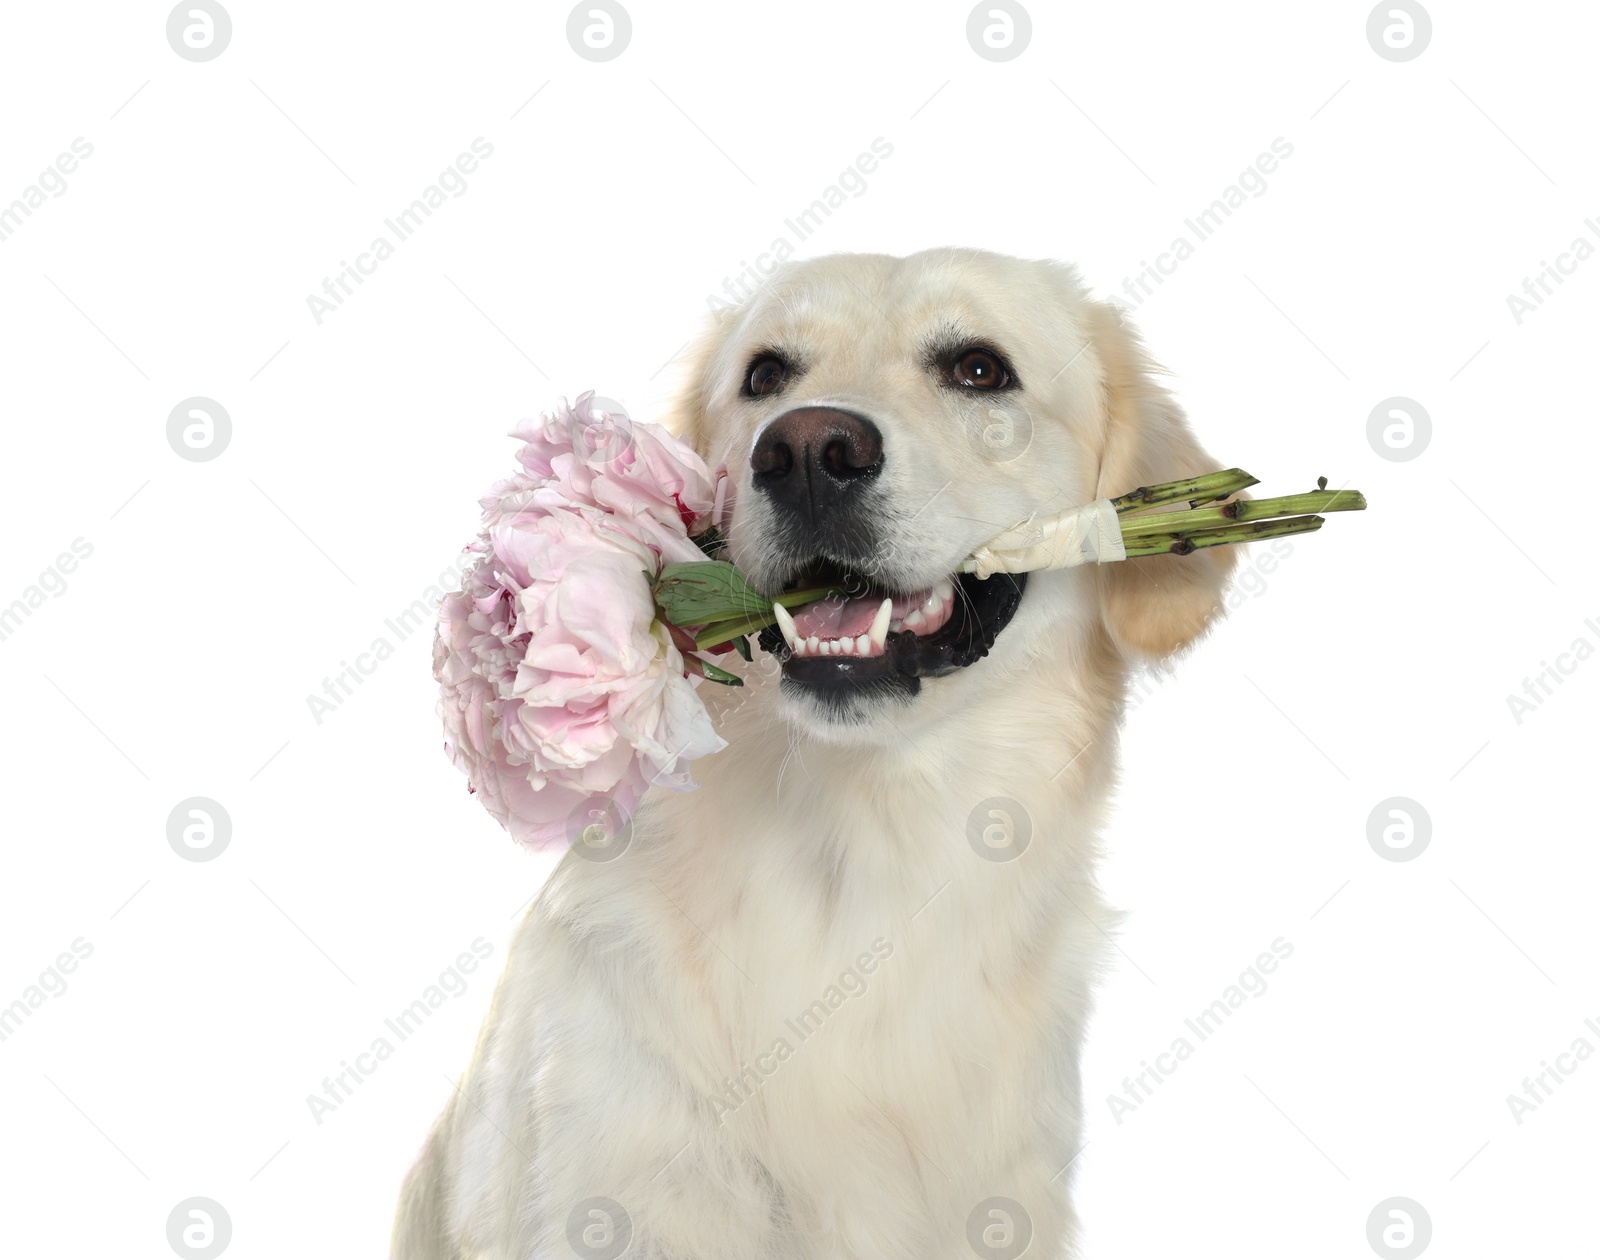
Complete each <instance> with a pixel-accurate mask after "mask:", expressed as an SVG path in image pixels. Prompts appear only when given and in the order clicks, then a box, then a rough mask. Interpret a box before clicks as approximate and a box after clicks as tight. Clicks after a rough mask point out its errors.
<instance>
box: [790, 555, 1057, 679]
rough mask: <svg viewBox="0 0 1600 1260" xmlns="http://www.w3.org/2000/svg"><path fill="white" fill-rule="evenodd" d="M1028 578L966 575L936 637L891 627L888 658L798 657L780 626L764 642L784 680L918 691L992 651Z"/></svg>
mask: <svg viewBox="0 0 1600 1260" xmlns="http://www.w3.org/2000/svg"><path fill="white" fill-rule="evenodd" d="M1027 580H1028V575H1027V574H1025V573H1015V574H1013V573H996V574H995V575H994V576H993V577H989V578H983V579H980V578H976V577H974V576H973V575H972V574H970V573H963V574H960V575H959V576H958V577H957V578H956V583H957V586H958V590H957V592H956V602H955V608H954V610H953V611H952V612H951V614H950V620H949V621H947V622H946V623H945V624H944V625H943V626H941V627H940V628H939V630H938V631H937V632H936V633H934V634H930V635H918V634H914V633H912V632H911V631H910V630H896V631H891V632H890V634H889V635H888V637H887V638H886V639H885V640H884V652H883V655H882V656H794V655H792V654H791V653H790V651H789V646H788V644H787V643H785V642H784V639H783V635H782V634H781V633H780V632H779V630H778V628H777V627H776V626H769V627H768V628H767V629H765V630H763V631H762V632H761V637H760V640H759V641H760V644H761V647H762V648H763V649H764V650H765V651H767V652H770V653H771V654H772V655H774V656H777V657H778V658H779V659H780V660H782V661H783V677H784V680H785V681H786V682H792V683H794V684H796V685H799V686H801V687H804V688H805V689H806V690H808V691H811V690H815V691H818V692H825V693H832V694H837V693H839V692H842V691H847V690H849V689H851V688H855V687H862V688H868V689H888V690H892V691H899V692H903V693H905V694H909V695H915V694H916V693H917V691H918V690H919V688H920V685H921V680H922V679H923V678H937V677H939V676H941V675H943V674H953V673H955V671H956V670H958V669H965V668H966V667H967V666H968V665H971V664H973V663H974V662H976V661H979V660H982V659H983V657H985V656H987V655H988V653H989V649H990V648H992V647H993V646H994V643H995V640H996V639H997V638H998V637H999V635H1000V632H1001V631H1002V630H1004V629H1005V628H1006V626H1007V625H1008V624H1010V622H1011V618H1012V617H1014V616H1015V615H1016V612H1017V607H1018V605H1019V604H1020V603H1021V602H1022V592H1023V588H1024V587H1025V586H1026V585H1027Z"/></svg>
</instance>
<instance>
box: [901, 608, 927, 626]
mask: <svg viewBox="0 0 1600 1260" xmlns="http://www.w3.org/2000/svg"><path fill="white" fill-rule="evenodd" d="M927 624H928V619H927V618H926V617H924V616H923V615H922V609H920V608H918V609H914V610H913V611H911V612H909V613H907V614H906V629H907V630H913V631H915V630H920V629H922V627H923V626H925V625H927Z"/></svg>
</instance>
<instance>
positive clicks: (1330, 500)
mask: <svg viewBox="0 0 1600 1260" xmlns="http://www.w3.org/2000/svg"><path fill="white" fill-rule="evenodd" d="M1366 506H1367V500H1366V498H1365V497H1364V496H1363V495H1362V493H1361V492H1360V491H1359V490H1312V491H1309V492H1308V493H1306V494H1286V495H1283V496H1281V497H1280V498H1276V499H1235V500H1234V501H1233V502H1232V503H1224V504H1221V505H1220V506H1218V507H1198V508H1191V509H1189V510H1188V511H1186V512H1160V513H1155V514H1152V515H1150V516H1125V517H1123V518H1122V536H1123V537H1124V538H1132V537H1134V536H1136V535H1143V534H1161V533H1171V532H1180V533H1187V532H1188V531H1190V530H1193V529H1198V528H1200V527H1202V526H1206V525H1219V524H1225V523H1227V522H1228V521H1261V520H1270V519H1272V518H1273V517H1278V516H1300V515H1303V514H1305V513H1307V512H1360V511H1362V510H1363V509H1364V508H1365V507H1366Z"/></svg>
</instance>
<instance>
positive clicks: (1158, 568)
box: [1088, 302, 1236, 657]
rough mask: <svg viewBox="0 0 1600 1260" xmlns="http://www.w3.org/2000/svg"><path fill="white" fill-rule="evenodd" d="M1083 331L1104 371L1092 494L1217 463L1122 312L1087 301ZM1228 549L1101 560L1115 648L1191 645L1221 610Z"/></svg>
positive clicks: (1113, 493)
mask: <svg viewBox="0 0 1600 1260" xmlns="http://www.w3.org/2000/svg"><path fill="white" fill-rule="evenodd" d="M1088 332H1089V337H1090V340H1091V342H1092V343H1093V345H1094V348H1095V351H1096V353H1097V355H1098V357H1099V359H1100V362H1101V365H1102V371H1103V373H1104V376H1103V380H1102V384H1103V388H1104V391H1105V409H1106V428H1105V445H1104V446H1103V448H1102V449H1101V453H1100V475H1099V478H1098V480H1097V483H1096V490H1095V494H1096V496H1097V497H1100V498H1113V499H1114V498H1116V497H1117V496H1118V495H1122V494H1127V493H1128V492H1129V491H1130V490H1136V489H1138V488H1139V487H1140V486H1148V485H1154V484H1156V483H1158V482H1163V481H1177V480H1179V479H1180V478H1183V477H1193V476H1198V475H1199V474H1201V473H1207V472H1214V471H1216V470H1217V469H1219V468H1221V467H1223V465H1221V464H1218V463H1217V461H1216V460H1214V459H1212V458H1211V456H1209V455H1207V454H1206V452H1205V451H1204V450H1203V449H1202V448H1201V446H1200V443H1199V442H1198V441H1196V440H1195V436H1194V434H1193V433H1191V432H1190V431H1189V422H1188V420H1187V419H1185V417H1184V414H1183V409H1182V408H1180V407H1179V406H1178V404H1177V402H1176V401H1175V400H1174V399H1173V397H1172V395H1171V394H1169V393H1168V392H1167V391H1166V390H1165V389H1163V388H1162V387H1161V386H1160V385H1159V384H1158V383H1157V382H1156V380H1155V376H1156V373H1157V371H1158V369H1157V367H1156V365H1155V363H1154V362H1153V361H1152V360H1151V358H1150V356H1149V354H1148V353H1147V352H1146V351H1145V348H1144V346H1143V344H1142V343H1141V342H1140V340H1139V338H1138V335H1137V334H1136V333H1134V332H1133V330H1132V329H1130V328H1128V327H1126V326H1125V325H1124V323H1123V322H1122V318H1121V314H1120V312H1119V311H1118V310H1117V309H1116V308H1114V307H1112V306H1110V305H1108V304H1106V303H1101V302H1095V303H1091V304H1090V305H1089V309H1088ZM1183 507H1184V505H1183V504H1174V505H1173V506H1172V507H1170V508H1167V509H1165V510H1167V511H1173V510H1181V509H1182V508H1183ZM1233 553H1234V549H1233V548H1232V547H1213V548H1209V549H1206V550H1202V551H1198V552H1195V553H1194V554H1193V555H1189V556H1150V557H1146V558H1144V559H1140V560H1124V561H1121V562H1120V563H1117V564H1107V565H1101V566H1099V571H1098V574H1097V577H1098V579H1099V582H1100V592H1101V605H1102V607H1103V609H1104V615H1105V623H1106V628H1107V629H1108V630H1109V631H1110V632H1111V636H1112V638H1113V639H1115V640H1116V642H1117V645H1118V646H1119V647H1120V648H1122V649H1123V651H1124V652H1127V653H1129V654H1133V655H1147V656H1154V657H1162V656H1166V655H1168V654H1170V653H1172V652H1175V651H1177V650H1178V649H1179V648H1182V647H1184V646H1186V645H1187V644H1189V643H1192V642H1193V641H1194V640H1195V639H1197V638H1198V637H1199V636H1200V635H1201V634H1203V633H1204V632H1205V630H1206V627H1207V626H1209V625H1210V624H1211V621H1212V620H1213V618H1214V617H1215V616H1216V615H1217V614H1218V613H1219V612H1220V611H1221V607H1222V605H1221V598H1220V597H1221V594H1222V589H1223V587H1224V585H1225V584H1226V582H1227V578H1228V574H1229V573H1230V572H1231V571H1232V569H1233V566H1234V563H1235V560H1236V557H1235V555H1234V554H1233Z"/></svg>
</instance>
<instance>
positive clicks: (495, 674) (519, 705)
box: [433, 394, 724, 848]
mask: <svg viewBox="0 0 1600 1260" xmlns="http://www.w3.org/2000/svg"><path fill="white" fill-rule="evenodd" d="M592 397H593V395H592V394H582V395H580V396H579V398H578V400H577V403H576V404H575V405H574V406H573V407H571V408H569V407H568V406H567V405H566V400H565V399H563V400H562V401H561V403H560V405H559V406H558V407H557V409H556V411H555V414H553V415H549V416H544V417H541V418H540V419H539V420H530V421H525V422H523V423H522V424H520V425H518V427H517V428H516V429H514V430H513V431H512V436H513V437H516V438H520V439H521V440H522V441H523V442H524V445H523V446H522V448H521V449H520V450H519V451H518V452H517V458H518V461H519V462H520V463H521V465H522V467H523V469H524V471H523V472H519V473H516V474H514V475H513V476H511V477H509V478H507V479H506V480H505V481H502V482H499V483H498V484H497V485H495V486H494V487H493V488H492V489H491V490H490V492H489V494H488V495H487V496H485V498H484V499H483V500H482V504H483V510H484V529H483V532H482V533H481V534H480V535H479V537H478V539H477V540H476V541H475V542H473V543H472V544H471V545H470V546H469V547H468V548H467V550H468V551H469V552H472V553H475V554H476V560H475V561H474V563H473V564H472V565H471V566H470V567H469V568H468V569H467V571H466V572H465V573H464V574H463V576H462V585H461V590H459V591H455V592H452V593H451V594H450V595H447V596H446V597H445V600H444V603H443V605H442V606H441V608H440V610H439V624H438V635H437V638H436V639H435V641H434V652H433V661H434V666H433V669H434V676H435V677H436V678H437V679H438V680H439V684H440V687H441V689H442V696H441V699H440V702H439V712H440V716H441V717H442V718H443V719H444V725H445V734H446V740H445V749H446V752H447V753H448V754H449V755H450V757H451V758H452V760H454V762H455V763H456V765H457V766H458V767H459V768H460V769H461V770H462V771H464V772H465V773H466V775H467V781H468V786H469V789H470V790H472V791H474V792H476V793H477V795H478V797H479V799H480V800H481V801H482V802H483V803H484V805H485V806H486V807H487V808H488V810H489V812H490V813H491V814H493V815H494V816H495V817H496V818H497V819H499V820H500V822H501V823H502V824H503V825H504V826H505V827H506V829H507V830H508V831H510V833H511V835H512V837H513V839H515V840H517V841H519V842H520V843H523V844H526V845H529V846H530V847H533V848H544V847H548V846H552V845H559V844H562V843H570V842H571V841H573V840H575V839H576V838H577V836H578V834H579V833H580V832H581V831H582V830H583V828H584V827H585V826H587V825H588V824H589V823H590V822H592V821H594V820H595V819H596V818H598V817H600V816H601V814H602V812H607V813H611V815H612V817H615V812H614V811H611V810H610V806H611V805H612V804H613V803H614V805H615V810H616V811H620V813H621V816H622V817H623V818H626V817H629V816H631V815H632V814H633V812H634V810H635V809H637V807H638V804H639V800H640V798H641V797H643V795H644V793H645V792H646V790H647V789H649V788H650V787H652V786H660V787H665V788H668V789H670V790H673V791H688V790H690V789H692V788H693V787H694V783H693V781H692V780H691V779H690V777H689V773H688V770H687V763H688V762H690V761H692V760H694V759H695V758H696V757H703V756H705V755H707V754H708V753H713V752H716V751H717V750H718V749H720V748H722V747H724V743H723V740H722V739H721V738H719V737H718V735H717V733H716V732H715V731H714V730H713V729H712V726H711V720H710V718H709V717H708V716H707V714H706V710H705V706H704V704H702V703H701V701H700V698H699V697H698V696H697V695H696V694H695V686H696V684H698V682H699V681H700V680H699V679H698V678H693V679H691V678H687V677H685V675H684V660H683V656H682V654H681V652H680V651H679V649H678V648H677V646H675V645H674V643H673V640H672V637H671V634H670V632H669V630H668V629H667V627H666V626H665V625H663V623H662V622H661V621H659V620H658V619H657V616H656V608H655V604H654V601H653V598H652V593H651V587H650V581H649V580H648V579H647V577H646V574H650V575H654V574H656V573H657V572H658V571H659V569H660V567H661V565H662V564H664V563H667V562H670V561H675V560H700V559H703V556H702V554H701V551H700V548H699V547H698V546H697V545H696V544H695V543H694V542H693V540H692V536H693V535H694V534H695V533H699V532H703V531H704V530H706V529H709V528H710V525H711V514H712V511H713V508H714V507H716V506H717V498H718V496H717V486H716V484H715V482H716V481H717V480H719V479H714V478H713V477H712V475H711V474H710V473H709V472H708V471H707V469H706V466H705V464H704V463H703V462H702V461H701V459H700V457H699V456H698V455H696V454H695V453H694V452H693V451H692V450H690V449H689V448H688V447H687V446H685V445H684V444H683V443H682V442H680V441H678V439H677V438H675V437H674V436H673V435H672V434H670V433H668V432H667V431H666V430H664V429H662V428H660V427H658V426H656V425H652V424H645V423H642V422H638V421H630V420H629V419H628V418H627V417H625V416H612V415H608V414H607V413H606V412H603V411H597V410H595V409H593V408H592V407H591V399H592ZM719 471H720V470H719Z"/></svg>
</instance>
